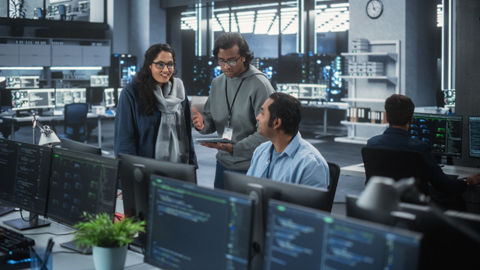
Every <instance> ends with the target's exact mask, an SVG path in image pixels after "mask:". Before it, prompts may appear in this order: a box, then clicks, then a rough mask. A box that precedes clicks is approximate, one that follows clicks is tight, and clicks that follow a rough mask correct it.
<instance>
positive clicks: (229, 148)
mask: <svg viewBox="0 0 480 270" xmlns="http://www.w3.org/2000/svg"><path fill="white" fill-rule="evenodd" d="M200 145H203V146H206V147H209V148H215V149H218V150H222V151H225V152H228V153H230V154H231V153H233V144H231V143H200Z"/></svg>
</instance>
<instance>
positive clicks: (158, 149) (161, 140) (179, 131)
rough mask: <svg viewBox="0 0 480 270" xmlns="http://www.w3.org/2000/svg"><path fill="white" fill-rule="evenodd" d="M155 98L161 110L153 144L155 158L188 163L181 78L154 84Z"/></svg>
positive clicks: (183, 90)
mask: <svg viewBox="0 0 480 270" xmlns="http://www.w3.org/2000/svg"><path fill="white" fill-rule="evenodd" d="M153 93H154V95H155V97H156V99H157V108H158V110H159V111H161V112H162V116H161V119H160V125H159V127H158V134H157V140H156V144H155V159H157V160H165V161H171V162H181V163H188V156H189V153H188V143H189V142H188V136H187V130H186V126H185V115H184V113H183V110H182V104H181V103H182V101H184V100H185V88H184V87H183V82H182V80H180V79H178V78H174V82H173V85H172V82H170V81H169V82H168V83H166V84H164V85H163V87H162V88H160V86H158V85H157V86H156V87H155V90H154V91H153Z"/></svg>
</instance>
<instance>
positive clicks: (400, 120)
mask: <svg viewBox="0 0 480 270" xmlns="http://www.w3.org/2000/svg"><path fill="white" fill-rule="evenodd" d="M414 109H415V105H414V104H413V101H412V100H411V99H410V98H409V97H407V96H404V95H398V94H393V95H391V96H390V97H389V98H387V100H385V111H386V112H387V121H388V123H390V125H394V126H403V125H405V124H407V123H410V121H411V120H412V117H413V110H414Z"/></svg>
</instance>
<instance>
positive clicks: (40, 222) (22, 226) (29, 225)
mask: <svg viewBox="0 0 480 270" xmlns="http://www.w3.org/2000/svg"><path fill="white" fill-rule="evenodd" d="M20 211H21V210H20ZM3 223H5V224H7V225H8V226H10V227H13V228H15V229H17V230H21V231H23V230H28V229H34V228H40V227H45V226H49V225H50V222H49V221H46V220H45V219H41V218H39V217H38V215H37V214H32V213H30V216H29V217H28V219H27V220H24V219H22V218H16V219H10V220H7V221H4V222H3Z"/></svg>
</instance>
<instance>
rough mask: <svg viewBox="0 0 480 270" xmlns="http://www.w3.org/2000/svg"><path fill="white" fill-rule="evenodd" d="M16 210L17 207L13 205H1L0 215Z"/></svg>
mask: <svg viewBox="0 0 480 270" xmlns="http://www.w3.org/2000/svg"><path fill="white" fill-rule="evenodd" d="M14 210H15V208H13V207H7V206H0V217H1V216H4V215H6V214H8V213H11V212H13V211H14Z"/></svg>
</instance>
